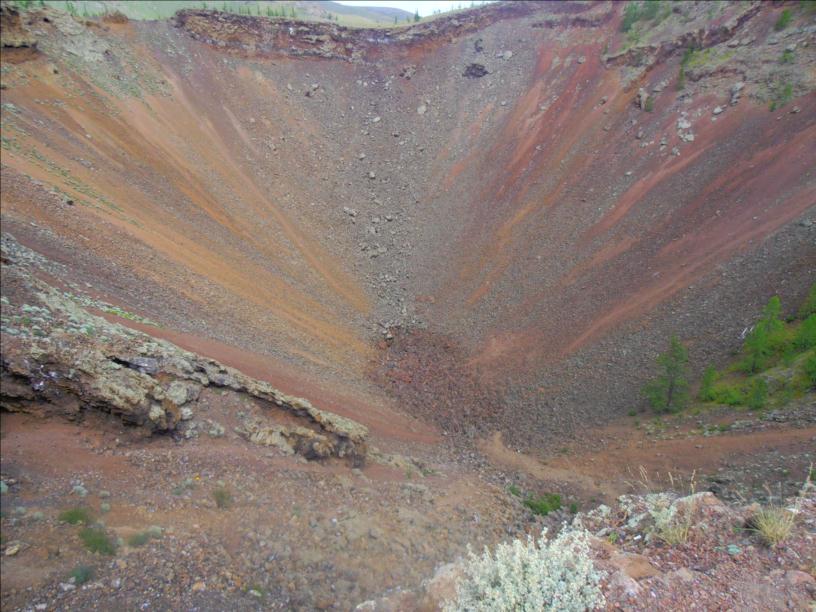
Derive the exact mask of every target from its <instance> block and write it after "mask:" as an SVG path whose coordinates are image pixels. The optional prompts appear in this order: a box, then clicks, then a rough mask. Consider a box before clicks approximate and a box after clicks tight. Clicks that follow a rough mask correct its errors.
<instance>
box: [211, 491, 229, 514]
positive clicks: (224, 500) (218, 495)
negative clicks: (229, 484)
mask: <svg viewBox="0 0 816 612" xmlns="http://www.w3.org/2000/svg"><path fill="white" fill-rule="evenodd" d="M212 496H213V499H214V500H215V505H216V506H217V507H218V508H219V509H220V510H225V509H227V508H229V507H230V506H232V502H233V500H232V493H230V490H229V489H227V488H226V487H216V488H215V489H213V492H212Z"/></svg>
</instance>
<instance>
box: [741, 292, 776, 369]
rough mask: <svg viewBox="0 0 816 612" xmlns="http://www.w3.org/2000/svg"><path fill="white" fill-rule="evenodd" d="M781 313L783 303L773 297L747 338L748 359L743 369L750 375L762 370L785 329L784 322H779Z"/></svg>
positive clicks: (746, 350) (746, 351)
mask: <svg viewBox="0 0 816 612" xmlns="http://www.w3.org/2000/svg"><path fill="white" fill-rule="evenodd" d="M781 311H782V302H781V301H780V300H779V297H778V296H773V297H772V298H771V299H770V300H768V304H767V305H766V306H765V308H764V309H763V310H762V318H761V319H760V320H759V321H758V322H757V324H756V325H754V329H753V330H752V331H751V333H750V334H748V337H747V338H745V346H744V348H745V353H746V359H745V361H744V362H743V364H742V368H743V370H744V371H745V372H747V373H748V374H754V373H756V372H758V371H760V370H762V369H763V367H764V365H765V361H766V359H767V358H768V356H769V355H770V354H771V353H772V352H773V349H774V344H775V342H776V337H777V336H778V335H779V333H780V331H782V330H783V329H784V325H783V324H782V321H780V320H779V314H780V313H781Z"/></svg>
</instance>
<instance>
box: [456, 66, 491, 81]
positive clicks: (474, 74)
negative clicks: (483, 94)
mask: <svg viewBox="0 0 816 612" xmlns="http://www.w3.org/2000/svg"><path fill="white" fill-rule="evenodd" d="M486 74H488V72H487V68H485V67H484V66H483V65H482V64H476V63H473V64H469V65H468V67H467V68H465V71H464V72H463V73H462V76H465V77H467V78H469V79H480V78H482V77H483V76H485V75H486Z"/></svg>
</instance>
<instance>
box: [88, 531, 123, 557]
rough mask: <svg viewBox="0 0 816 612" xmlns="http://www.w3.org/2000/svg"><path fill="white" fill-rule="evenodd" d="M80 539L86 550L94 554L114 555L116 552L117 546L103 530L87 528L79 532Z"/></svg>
mask: <svg viewBox="0 0 816 612" xmlns="http://www.w3.org/2000/svg"><path fill="white" fill-rule="evenodd" d="M79 537H80V539H81V540H82V543H83V544H85V548H87V549H88V550H90V551H91V552H94V553H100V554H103V555H112V554H114V553H115V552H116V545H115V544H114V543H113V541H112V540H111V539H110V537H108V534H107V533H105V531H104V530H103V529H98V528H93V527H85V529H83V530H82V531H80V532H79Z"/></svg>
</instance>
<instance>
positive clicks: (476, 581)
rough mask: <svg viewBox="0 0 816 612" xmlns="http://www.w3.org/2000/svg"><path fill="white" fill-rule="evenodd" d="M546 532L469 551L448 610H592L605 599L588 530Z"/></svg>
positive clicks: (445, 607) (480, 611) (599, 605)
mask: <svg viewBox="0 0 816 612" xmlns="http://www.w3.org/2000/svg"><path fill="white" fill-rule="evenodd" d="M546 533H547V532H546V530H544V531H543V532H542V533H541V537H540V538H539V540H538V541H537V542H536V541H534V540H533V539H532V538H528V539H527V542H523V541H521V540H518V539H516V540H513V541H512V542H510V543H502V544H499V545H498V546H497V547H496V549H495V553H493V554H491V553H490V551H489V550H488V549H487V548H485V550H484V552H483V553H482V555H481V556H477V555H475V554H474V553H473V552H470V557H469V559H468V560H467V561H466V563H465V567H464V577H463V578H462V580H461V581H460V582H459V584H458V585H457V589H456V597H455V599H454V600H453V601H450V602H448V603H446V604H445V606H444V608H443V609H444V610H445V612H460V611H461V612H464V611H465V610H467V611H468V612H510V611H513V612H534V611H535V612H539V611H541V610H552V611H555V610H558V611H559V612H561V611H566V612H579V611H583V610H594V609H595V608H598V607H602V606H603V605H604V604H605V603H606V602H605V600H604V596H603V593H602V592H601V589H600V587H599V583H600V580H601V575H600V573H599V572H598V571H597V570H596V569H595V566H594V564H593V562H592V558H591V557H590V548H589V534H588V533H587V532H586V531H584V530H583V529H575V528H571V529H564V530H563V531H562V532H561V533H560V534H559V535H558V537H556V538H555V539H554V540H552V541H547V539H546Z"/></svg>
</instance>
